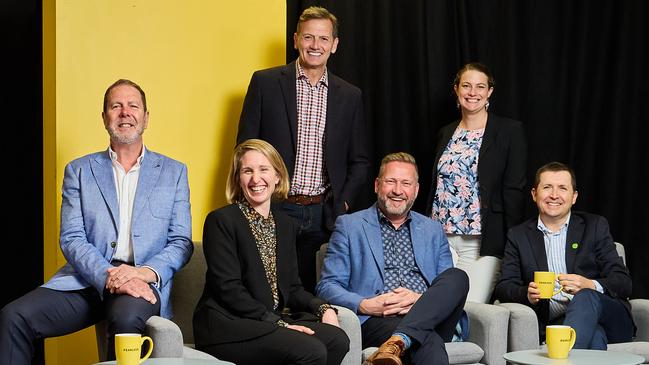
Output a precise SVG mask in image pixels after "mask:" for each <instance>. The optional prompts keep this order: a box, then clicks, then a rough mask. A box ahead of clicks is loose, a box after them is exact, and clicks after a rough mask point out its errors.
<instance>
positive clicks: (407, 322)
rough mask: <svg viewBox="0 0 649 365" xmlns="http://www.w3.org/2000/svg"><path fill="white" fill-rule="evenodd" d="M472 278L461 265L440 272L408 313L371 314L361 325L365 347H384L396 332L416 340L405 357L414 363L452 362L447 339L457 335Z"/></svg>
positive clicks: (436, 363) (432, 364) (449, 339)
mask: <svg viewBox="0 0 649 365" xmlns="http://www.w3.org/2000/svg"><path fill="white" fill-rule="evenodd" d="M468 292H469V277H468V276H467V274H466V273H465V272H464V271H462V270H460V269H457V268H450V269H447V270H445V271H444V272H443V273H441V274H439V275H437V277H436V278H435V279H434V280H433V282H432V283H431V285H430V287H429V288H428V290H426V292H425V293H424V294H423V295H422V296H421V297H420V298H419V300H417V302H416V303H415V304H414V305H413V306H412V308H410V311H409V312H408V314H406V315H405V316H397V317H370V318H369V319H368V320H366V321H365V322H363V324H362V326H361V331H362V338H363V348H365V347H375V346H380V345H381V344H382V343H383V342H385V341H386V340H387V339H388V338H390V336H391V335H392V334H393V333H395V332H401V333H404V334H406V335H408V336H409V337H410V338H411V339H412V340H413V341H412V346H411V347H410V349H409V350H408V352H407V353H406V356H405V357H404V360H405V361H406V363H410V364H412V365H448V354H447V353H446V347H445V345H444V343H445V342H450V341H451V339H452V338H453V330H454V329H455V325H456V324H457V322H458V321H459V320H460V317H461V316H462V312H463V309H464V303H465V301H466V296H467V294H468Z"/></svg>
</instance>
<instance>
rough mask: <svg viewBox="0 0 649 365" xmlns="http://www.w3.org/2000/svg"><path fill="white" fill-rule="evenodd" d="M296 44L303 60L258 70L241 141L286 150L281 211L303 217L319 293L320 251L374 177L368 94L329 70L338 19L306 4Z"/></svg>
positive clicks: (305, 268)
mask: <svg viewBox="0 0 649 365" xmlns="http://www.w3.org/2000/svg"><path fill="white" fill-rule="evenodd" d="M293 41H294V47H295V49H297V50H298V53H299V58H298V59H297V60H296V61H294V62H291V63H289V64H288V65H284V66H279V67H274V68H271V69H267V70H261V71H257V72H255V73H254V74H253V76H252V79H251V80H250V85H249V86H248V93H247V94H246V98H245V100H244V104H243V110H242V112H241V118H240V120H239V133H238V135H237V143H241V142H242V141H244V140H247V139H250V138H258V139H263V140H265V141H267V142H269V143H270V144H272V145H273V146H274V147H275V148H276V149H277V150H278V151H279V153H280V154H281V156H282V158H283V160H284V163H285V164H286V167H287V168H288V172H289V174H290V178H291V187H290V191H289V193H288V199H287V200H286V201H285V202H283V203H282V208H283V210H284V211H285V212H286V213H288V215H290V216H291V217H292V218H293V219H294V220H295V221H296V224H297V227H298V238H297V243H296V244H297V255H298V265H299V271H300V278H301V279H302V282H303V284H304V287H305V289H307V290H309V291H311V292H313V291H314V288H315V277H316V276H315V252H316V251H317V250H318V248H319V247H320V245H321V244H322V243H325V242H327V241H328V239H329V235H330V234H331V231H332V230H333V226H334V222H335V219H336V217H337V216H338V215H340V214H343V213H345V212H347V211H348V210H349V209H350V208H351V207H352V206H353V200H354V198H355V197H356V195H357V194H358V192H359V191H360V189H361V187H362V186H363V183H364V182H365V179H366V177H367V173H368V169H369V160H368V156H367V147H366V141H365V137H364V136H365V135H366V134H367V130H366V128H365V127H364V124H363V103H362V99H361V91H360V90H359V89H358V88H357V87H355V86H353V85H351V84H349V83H347V82H346V81H344V80H342V79H341V78H339V77H337V76H335V75H334V74H332V73H331V72H329V70H328V69H327V60H328V59H329V56H330V55H331V54H332V53H335V52H336V48H337V46H338V21H337V19H336V17H335V16H334V15H333V14H331V13H330V12H329V11H327V10H326V9H324V8H320V7H310V8H307V9H306V10H304V12H303V13H302V15H301V16H300V19H299V21H298V24H297V31H296V33H295V34H294V36H293Z"/></svg>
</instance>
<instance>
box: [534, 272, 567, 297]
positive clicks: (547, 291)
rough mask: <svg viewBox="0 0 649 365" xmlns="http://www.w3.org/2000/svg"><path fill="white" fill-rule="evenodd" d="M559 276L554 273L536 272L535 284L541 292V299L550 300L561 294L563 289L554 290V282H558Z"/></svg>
mask: <svg viewBox="0 0 649 365" xmlns="http://www.w3.org/2000/svg"><path fill="white" fill-rule="evenodd" d="M557 276H558V275H557V274H555V273H554V272H552V271H535V272H534V282H535V283H536V286H537V287H538V289H539V290H540V291H541V299H550V298H552V297H553V296H555V295H557V294H559V292H561V289H559V290H557V291H555V290H554V282H555V281H556V280H557Z"/></svg>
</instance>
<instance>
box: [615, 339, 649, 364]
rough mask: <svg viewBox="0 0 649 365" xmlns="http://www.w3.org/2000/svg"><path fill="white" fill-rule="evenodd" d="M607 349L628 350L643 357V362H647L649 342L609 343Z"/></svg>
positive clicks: (648, 360)
mask: <svg viewBox="0 0 649 365" xmlns="http://www.w3.org/2000/svg"><path fill="white" fill-rule="evenodd" d="M608 350H609V351H619V352H628V353H631V354H636V355H638V356H642V357H644V362H643V364H647V363H649V342H644V341H638V342H624V343H611V344H609V345H608Z"/></svg>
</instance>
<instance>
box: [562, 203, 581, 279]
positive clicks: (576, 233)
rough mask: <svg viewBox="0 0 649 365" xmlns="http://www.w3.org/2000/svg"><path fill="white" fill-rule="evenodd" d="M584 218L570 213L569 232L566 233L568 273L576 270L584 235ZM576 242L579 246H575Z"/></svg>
mask: <svg viewBox="0 0 649 365" xmlns="http://www.w3.org/2000/svg"><path fill="white" fill-rule="evenodd" d="M585 229H586V226H585V225H584V220H583V219H582V218H581V217H580V216H578V215H576V214H571V215H570V223H569V224H568V234H567V235H566V270H568V273H574V272H575V259H576V258H577V254H578V253H579V250H580V249H581V247H580V245H581V242H580V241H581V238H582V237H583V236H584V230H585ZM573 243H576V244H577V247H575V248H573V247H572V244H573Z"/></svg>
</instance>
